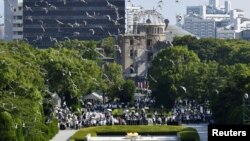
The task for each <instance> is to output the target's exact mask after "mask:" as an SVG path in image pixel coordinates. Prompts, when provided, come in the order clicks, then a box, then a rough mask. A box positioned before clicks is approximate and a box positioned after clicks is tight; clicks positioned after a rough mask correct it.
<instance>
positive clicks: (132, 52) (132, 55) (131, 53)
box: [129, 49, 134, 58]
mask: <svg viewBox="0 0 250 141" xmlns="http://www.w3.org/2000/svg"><path fill="white" fill-rule="evenodd" d="M129 56H130V58H133V57H134V50H133V49H131V50H130V53H129Z"/></svg>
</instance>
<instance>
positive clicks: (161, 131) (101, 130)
mask: <svg viewBox="0 0 250 141" xmlns="http://www.w3.org/2000/svg"><path fill="white" fill-rule="evenodd" d="M128 132H137V133H138V134H140V135H177V133H179V132H184V133H182V134H180V136H181V138H182V139H185V136H186V134H185V132H190V133H191V136H193V135H194V133H196V135H198V133H197V131H196V130H195V129H193V128H190V127H184V126H162V125H155V126H149V125H139V126H126V125H117V126H96V127H89V128H82V129H80V130H79V131H78V132H76V133H75V134H74V135H73V136H71V138H70V141H85V137H86V136H87V134H91V136H98V135H102V136H108V135H109V136H110V135H122V136H124V135H126V134H127V133H128ZM187 137H189V136H187ZM198 139H199V135H198ZM181 141H182V140H181ZM184 141H186V140H184ZM193 141H199V140H193Z"/></svg>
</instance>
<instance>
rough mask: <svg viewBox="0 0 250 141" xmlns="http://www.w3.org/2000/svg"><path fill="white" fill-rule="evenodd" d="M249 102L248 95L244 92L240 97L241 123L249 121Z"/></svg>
mask: <svg viewBox="0 0 250 141" xmlns="http://www.w3.org/2000/svg"><path fill="white" fill-rule="evenodd" d="M249 111H250V102H249V96H248V93H245V94H244V95H243V97H242V118H243V124H246V123H249V122H250V116H249V113H250V112H249Z"/></svg>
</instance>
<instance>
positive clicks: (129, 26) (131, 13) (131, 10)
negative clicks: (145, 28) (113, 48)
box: [125, 4, 141, 33]
mask: <svg viewBox="0 0 250 141" xmlns="http://www.w3.org/2000/svg"><path fill="white" fill-rule="evenodd" d="M140 10H141V7H139V6H134V5H132V4H127V5H126V17H125V18H126V31H125V33H132V32H133V25H134V17H135V16H136V14H137V13H138V12H139V11H140Z"/></svg>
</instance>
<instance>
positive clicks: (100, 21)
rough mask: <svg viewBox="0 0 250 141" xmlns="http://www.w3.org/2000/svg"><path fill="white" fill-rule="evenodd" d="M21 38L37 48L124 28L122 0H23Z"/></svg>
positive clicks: (95, 37) (115, 32) (98, 36)
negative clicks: (22, 33) (22, 34)
mask: <svg viewBox="0 0 250 141" xmlns="http://www.w3.org/2000/svg"><path fill="white" fill-rule="evenodd" d="M23 14H24V30H23V32H24V39H26V40H28V41H29V42H30V43H31V44H33V45H35V46H38V47H40V48H47V47H50V46H52V45H53V44H54V43H56V42H58V41H62V40H72V39H78V40H100V39H102V38H104V37H107V36H117V35H119V34H124V32H125V1H124V0H84V1H83V0H43V1H41V0H24V12H23Z"/></svg>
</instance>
